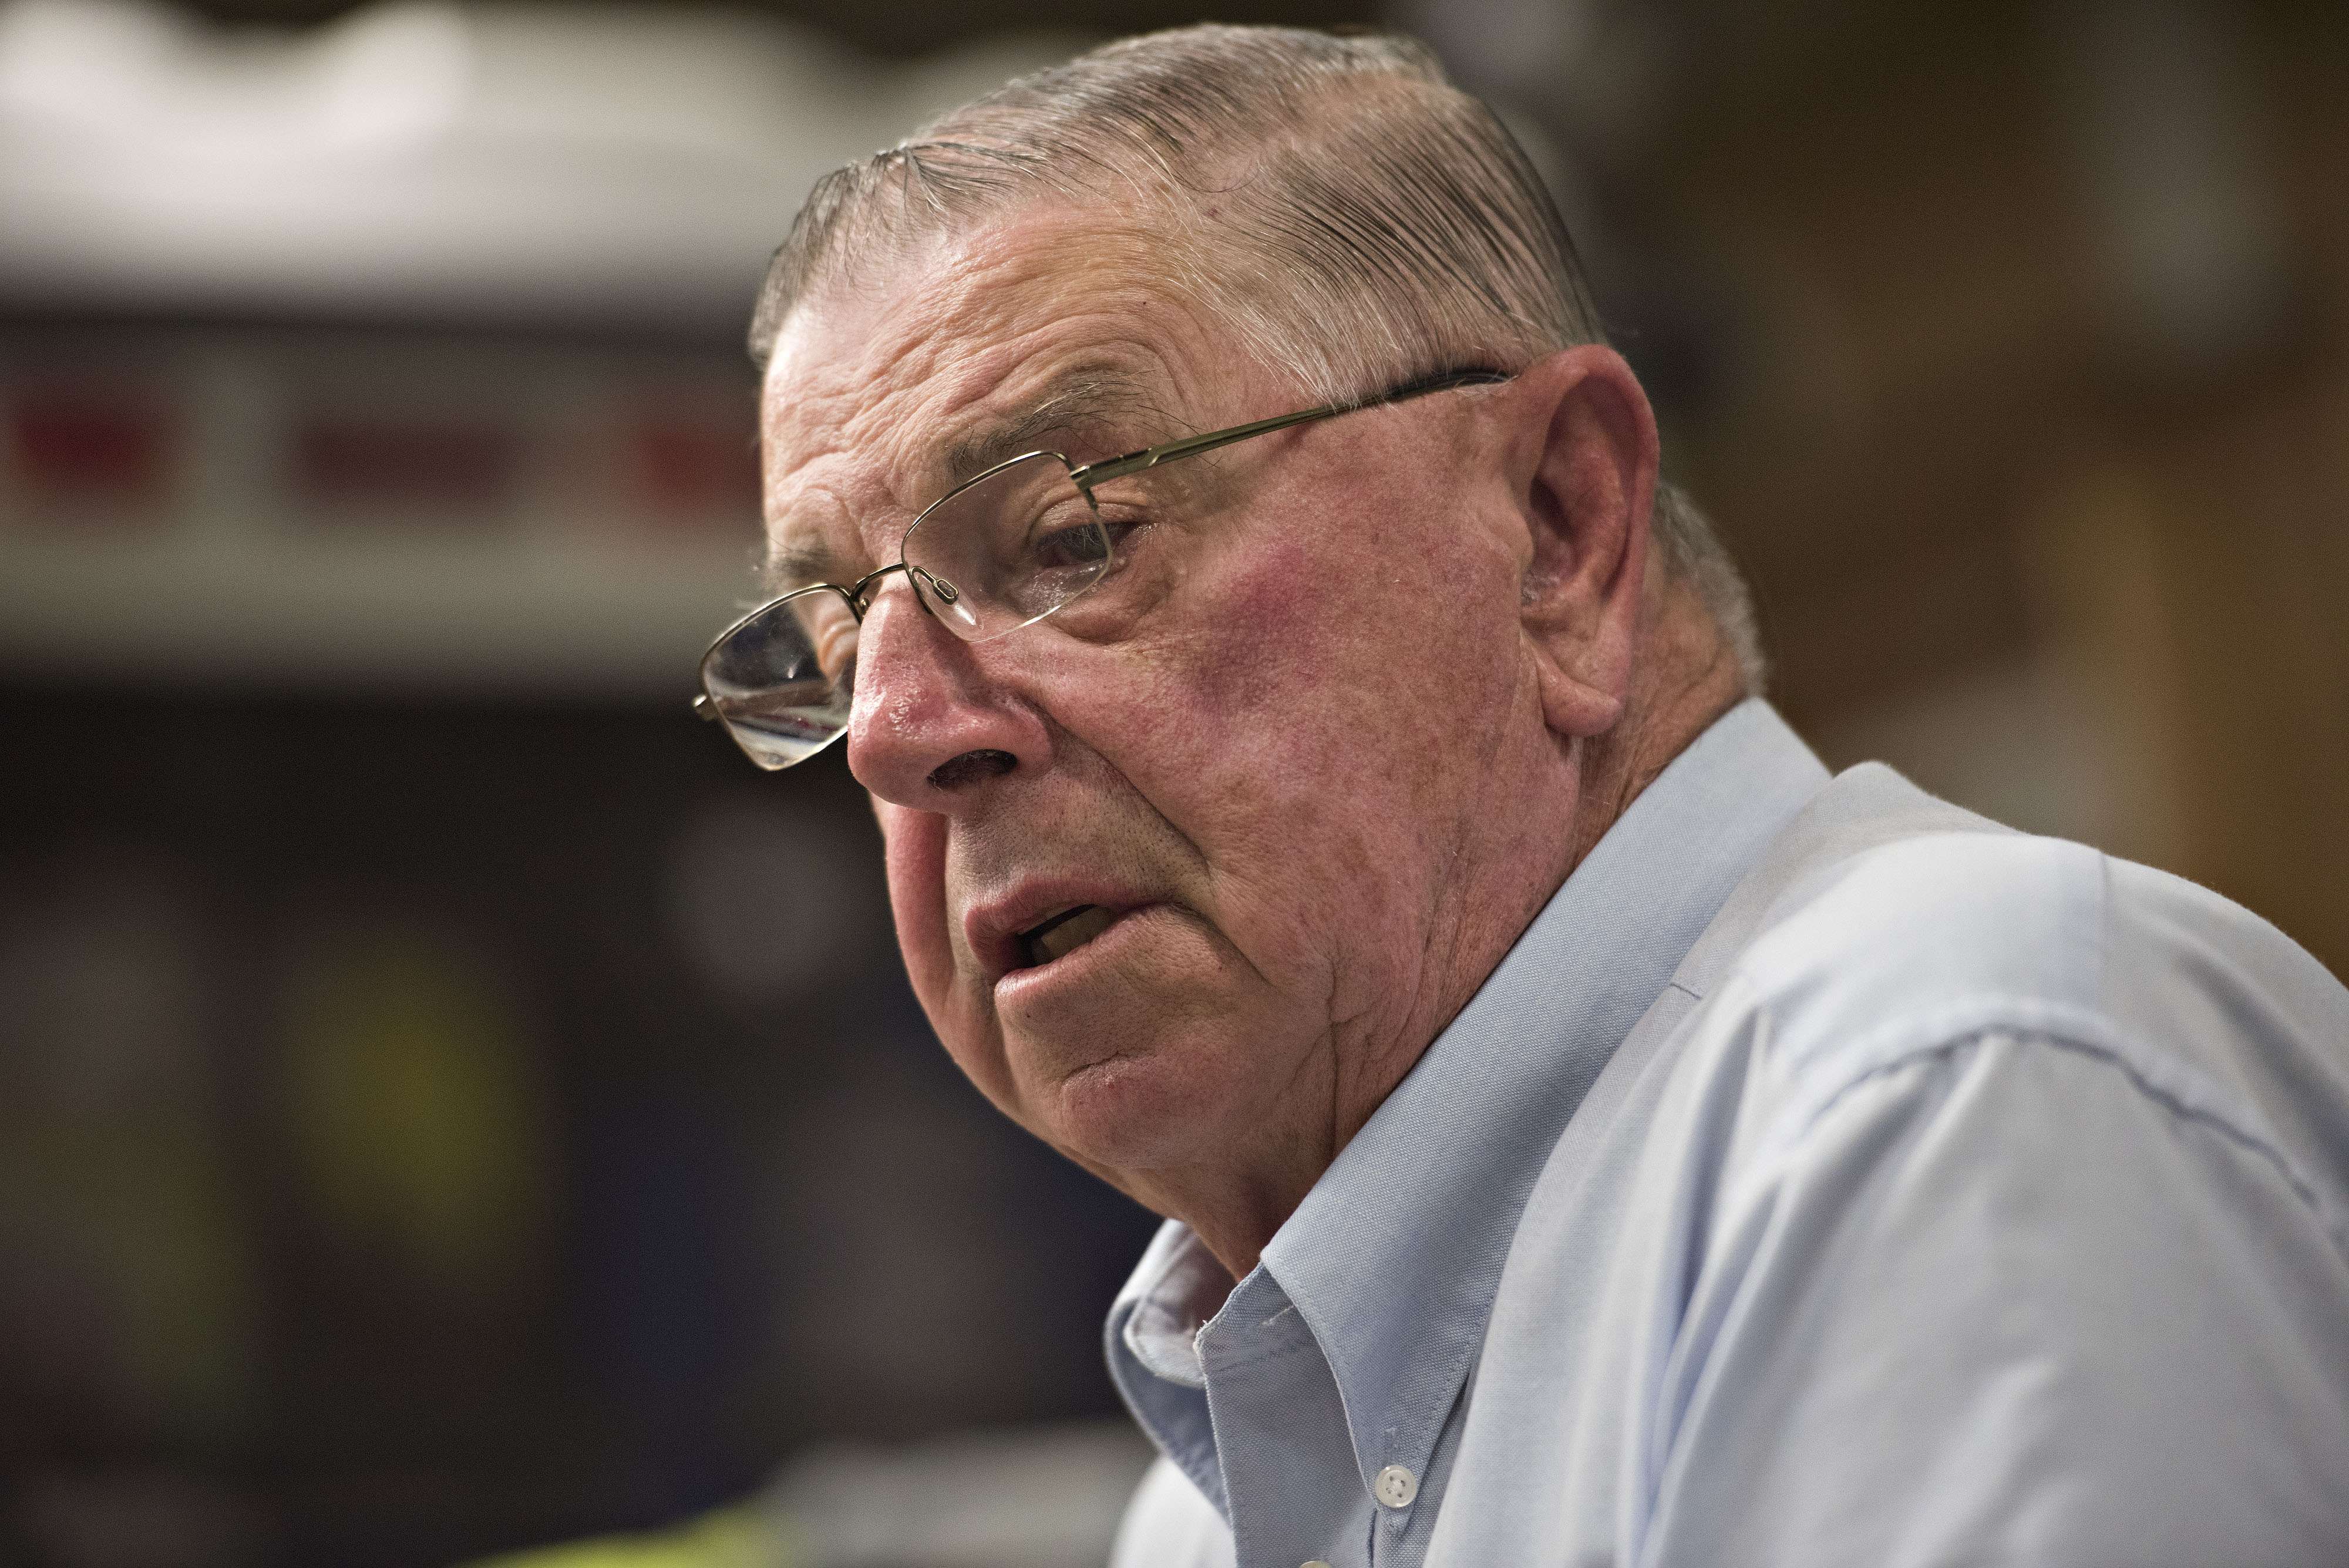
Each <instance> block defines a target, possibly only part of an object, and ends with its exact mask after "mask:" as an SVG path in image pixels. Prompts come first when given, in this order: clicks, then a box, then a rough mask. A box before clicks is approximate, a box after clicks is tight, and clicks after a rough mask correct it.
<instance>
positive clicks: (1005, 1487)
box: [760, 1420, 1151, 1568]
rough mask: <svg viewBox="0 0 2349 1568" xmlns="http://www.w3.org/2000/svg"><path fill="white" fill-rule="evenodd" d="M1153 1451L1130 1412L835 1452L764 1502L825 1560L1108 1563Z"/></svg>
mask: <svg viewBox="0 0 2349 1568" xmlns="http://www.w3.org/2000/svg"><path fill="white" fill-rule="evenodd" d="M1150 1459H1151V1449H1150V1445H1149V1444H1148V1443H1147V1442H1146V1441H1144V1440H1143V1437H1142V1435H1141V1434H1140V1433H1139V1432H1137V1431H1135V1430H1134V1428H1133V1425H1132V1424H1131V1423H1130V1422H1126V1421H1123V1420H1118V1421H1097V1422H1081V1423H1071V1424H1068V1425H1063V1426H1048V1427H1034V1428H996V1429H993V1430H987V1431H976V1432H970V1433H967V1434H962V1435H958V1436H956V1437H951V1438H936V1439H934V1440H932V1441H929V1442H926V1443H919V1444H914V1445H909V1446H907V1447H905V1448H900V1449H876V1448H848V1447H843V1448H837V1449H822V1450H819V1451H817V1452H815V1453H812V1454H810V1455H807V1456H805V1457H803V1458H802V1459H798V1460H796V1461H794V1462H793V1463H792V1465H791V1466H790V1467H789V1468H787V1469H785V1470H784V1471H783V1472H782V1474H781V1475H780V1476H779V1477H777V1478H776V1480H775V1481H774V1483H773V1484H772V1485H771V1486H770V1487H769V1488H768V1490H767V1491H766V1492H765V1493H764V1494H763V1496H762V1498H761V1502H760V1507H761V1509H762V1510H763V1511H767V1512H768V1513H769V1514H770V1515H771V1516H772V1517H775V1518H777V1519H779V1520H781V1521H783V1522H784V1524H785V1525H786V1527H787V1529H788V1530H789V1532H790V1533H791V1534H792V1536H793V1537H794V1538H795V1539H796V1540H797V1541H799V1542H802V1543H804V1545H805V1547H806V1551H807V1557H808V1559H809V1561H810V1562H811V1563H812V1564H814V1565H815V1568H1099V1565H1100V1564H1101V1563H1105V1562H1107V1561H1108V1560H1109V1549H1110V1543H1111V1542H1112V1539H1113V1538H1114V1536H1115V1535H1116V1532H1117V1524H1118V1521H1119V1519H1120V1518H1122V1517H1123V1514H1124V1512H1125V1505H1126V1501H1127V1500H1128V1499H1130V1498H1131V1497H1132V1496H1133V1489H1134V1487H1135V1486H1136V1485H1138V1484H1139V1483H1140V1481H1141V1480H1142V1472H1143V1469H1146V1468H1147V1467H1148V1465H1149V1462H1150Z"/></svg>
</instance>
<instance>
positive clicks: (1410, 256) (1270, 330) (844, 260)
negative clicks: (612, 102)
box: [750, 26, 1765, 692]
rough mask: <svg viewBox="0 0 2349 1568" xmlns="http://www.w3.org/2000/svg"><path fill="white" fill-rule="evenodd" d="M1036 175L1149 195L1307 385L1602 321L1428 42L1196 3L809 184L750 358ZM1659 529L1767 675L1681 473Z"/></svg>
mask: <svg viewBox="0 0 2349 1568" xmlns="http://www.w3.org/2000/svg"><path fill="white" fill-rule="evenodd" d="M1039 198H1057V199H1059V200H1061V201H1062V202H1067V203H1069V204H1071V205H1077V206H1089V207H1107V208H1110V209H1112V210H1119V211H1133V212H1139V213H1144V214H1147V216H1148V220H1149V221H1150V222H1151V223H1152V234H1153V237H1154V240H1155V241H1156V242H1157V243H1158V245H1159V247H1160V265H1162V266H1163V267H1164V269H1165V273H1166V281H1167V283H1168V284H1169V285H1170V286H1173V287H1174V288H1176V289H1178V290H1180V291H1181V292H1182V293H1183V294H1185V296H1187V297H1189V298H1191V299H1193V300H1195V301H1197V302H1198V303H1200V304H1201V305H1203V306H1208V307H1210V308H1212V309H1214V310H1215V311H1216V313H1217V315H1218V317H1220V318H1221V319H1222V320H1224V321H1225V322H1226V324H1228V326H1229V327H1230V329H1231V330H1232V332H1233V333H1234V335H1235V336H1236V337H1237V339H1238V341H1239V343H1240V345H1241V346H1242V348H1245V349H1246V351H1247V352H1248V353H1249V354H1250V355H1251V356H1252V357H1254V358H1256V359H1257V361H1258V362H1259V363H1261V364H1263V365H1265V366H1267V367H1268V368H1271V369H1275V370H1278V371H1279V372H1282V373H1285V374H1287V375H1288V376H1290V377H1291V378H1293V379H1295V380H1296V381H1297V382H1298V383H1299V385H1300V387H1301V388H1303V389H1304V390H1305V393H1306V395H1307V396H1309V397H1310V398H1312V399H1313V400H1317V401H1326V402H1339V401H1344V400H1350V399H1353V398H1358V397H1361V396H1365V395H1368V394H1370V393H1371V392H1373V391H1375V390H1377V389H1381V388H1383V387H1386V386H1391V385H1394V384H1397V383H1400V382H1403V381H1408V380H1412V379H1417V378H1419V377H1422V376H1427V375H1432V374H1434V373H1436V372H1438V371H1442V370H1446V369H1459V368H1463V367H1472V366H1475V367H1486V368H1492V369H1506V370H1515V369H1522V368H1523V367H1524V366H1526V364H1529V363H1530V362H1532V361H1533V360H1535V359H1537V358H1540V357H1541V356H1542V355H1544V354H1546V353H1549V352H1551V351H1553V350H1555V349H1558V348H1568V347H1571V346H1573V345H1575V344H1580V343H1602V342H1604V341H1606V333H1605V331H1604V329H1603V328H1602V327H1601V326H1600V325H1599V314H1598V311H1597V309H1596V308H1595V307H1594V306H1593V305H1592V304H1591V300H1590V296H1589V291H1588V287H1587V286H1586V285H1585V283H1584V280H1583V275H1582V267H1581V264H1580V262H1579V261H1578V259H1577V257H1576V255H1575V252H1574V244H1573V241H1572V240H1571V239H1570V238H1569V237H1568V234H1567V231H1566V224H1565V223H1564V221H1563V220H1562V219H1561V218H1560V217H1559V216H1558V213H1557V205H1556V203H1555V202H1552V201H1551V199H1550V195H1549V192H1548V189H1547V186H1545V185H1544V184H1543V182H1542V179H1541V176H1540V174H1539V173H1538V172H1537V171H1536V170H1535V168H1534V166H1533V164H1532V163H1531V161H1528V160H1527V158H1526V154H1525V152H1524V150H1523V149H1521V148H1520V147H1519V146H1518V145H1517V142H1516V138H1514V137H1512V136H1511V135H1510V134H1509V132H1508V130H1507V129H1506V127H1504V126H1503V125H1502V123H1501V122H1500V120H1499V119H1498V118H1497V117H1496V116H1495V114H1494V113H1493V111H1492V110H1491V109H1488V108H1486V107H1485V105H1484V104H1483V103H1481V102H1479V101H1478V100H1477V99H1474V98H1471V97H1469V96H1468V95H1467V94H1465V93H1463V92H1460V91H1459V90H1457V89H1456V88H1454V87H1453V86H1452V85H1451V83H1450V81H1449V80H1448V79H1447V78H1445V76H1444V67H1443V66H1442V65H1441V64H1439V63H1438V61H1437V60H1436V58H1435V56H1434V55H1433V52H1432V51H1430V50H1429V49H1428V48H1427V47H1426V46H1424V45H1423V44H1421V43H1419V42H1417V41H1416V40H1413V39H1410V38H1405V37H1401V36H1393V35H1368V34H1365V35H1354V36H1335V35H1331V34H1328V33H1319V32H1312V31H1309V30H1305V29H1299V28H1277V27H1235V26H1195V27H1184V28H1180V29H1176V30H1174V31H1172V32H1164V33H1154V34H1149V35H1145V36H1141V37H1136V38H1127V39H1123V40H1122V41H1120V42H1118V43H1114V44H1110V45H1107V46H1105V47H1102V48H1098V49H1095V50H1093V51H1092V52H1091V53H1090V54H1085V55H1081V56H1079V57H1077V58H1075V59H1073V60H1071V61H1070V62H1069V63H1068V64H1067V65H1064V66H1059V67H1053V68H1052V69H1050V70H1046V71H1040V72H1038V73H1036V74H1035V75H1032V76H1027V77H1022V78H1019V79H1017V80H1015V81H1011V82H1009V83H1007V84H1005V85H1004V86H1003V87H1001V88H997V89H996V90H995V91H993V92H991V93H988V95H987V96H985V97H984V98H980V99H977V100H975V101H973V102H971V103H969V104H967V105H965V106H964V107H962V108H960V109H954V110H951V111H949V112H948V113H947V114H946V115H944V116H942V117H940V118H939V119H936V120H934V121H932V122H931V123H930V124H929V125H927V126H926V127H925V128H923V130H920V131H918V132H916V134H915V135H914V136H913V137H912V138H910V139H909V140H905V141H904V142H902V143H900V144H899V145H897V146H895V147H893V148H890V149H888V150H886V151H882V152H877V153H874V155H873V156H872V157H870V158H866V159H864V160H862V161H859V162H855V163H852V164H850V165H848V166H847V167H846V168H843V169H840V170H836V171H833V173H831V174H828V175H826V176H824V178H823V179H822V180H820V181H818V182H817V183H816V186H815V189H814V190H813V191H812V192H811V193H810V195H809V197H808V200H807V202H806V204H805V205H804V206H803V207H802V209H801V210H800V214H799V217H798V219H797V221H796V222H794V223H793V224H792V231H791V234H790V237H789V238H787V239H786V240H784V242H783V244H782V246H781V249H779V250H778V251H777V252H776V253H775V258H774V261H773V263H772V265H771V266H770V267H769V269H768V273H767V278H766V282H765V284H764V285H763V286H762V287H761V290H760V295H759V303H758V308H757V311H756V313H755V314H754V316H753V317H752V319H751V323H750V352H751V356H752V358H754V359H756V360H757V361H758V362H759V363H760V364H761V366H763V365H764V364H765V363H766V361H767V358H769V356H770V355H771V353H772V351H773V348H774V343H775V339H776V337H777V336H778V335H779V334H780V333H781V329H782V326H783V323H784V321H785V320H786V319H787V318H788V317H790V315H791V313H792V309H793V308H794V307H795V306H797V305H798V304H799V303H800V301H801V300H802V299H803V298H805V297H807V296H808V295H810V294H811V293H812V292H813V291H814V290H815V289H816V288H818V287H820V286H822V285H823V284H824V283H826V282H828V281H832V280H835V279H838V278H840V277H842V276H843V275H845V274H846V273H847V271H848V269H850V268H851V267H853V266H854V265H856V264H857V262H858V261H859V260H861V259H863V260H869V258H870V257H871V256H872V255H874V254H876V252H878V253H881V254H886V253H887V252H888V251H891V250H894V249H895V248H896V247H898V246H900V245H902V244H905V243H906V242H907V241H909V240H911V239H913V238H915V237H916V236H920V235H925V234H934V233H937V232H940V231H946V230H952V229H956V228H959V227H964V226H968V225H970V224H973V223H978V222H982V221H985V220H986V219H988V218H991V217H995V216H998V215H999V214H1001V213H1005V212H1007V211H1009V210H1010V209H1011V208H1013V207H1015V206H1017V205H1019V204H1020V203H1022V202H1030V201H1034V200H1037V199H1039ZM1333 323H1342V324H1343V327H1342V329H1341V330H1332V329H1331V324H1333ZM1653 531H1654V537H1655V540H1656V543H1657V546H1658V554H1659V555H1660V556H1661V559H1662V562H1663V565H1664V567H1665V570H1666V571H1667V572H1668V573H1670V574H1671V575H1673V576H1677V577H1679V578H1681V579H1682V580H1683V581H1685V582H1686V583H1688V584H1689V585H1690V586H1691V587H1692V588H1693V589H1694V590H1695V592H1696V593H1697V595H1698V597H1700V598H1701V600H1702V602H1703V604H1704V605H1705V607H1706V608H1707V609H1708V610H1709V611H1710V612H1711V613H1712V615H1713V619H1714V620H1715V621H1716V622H1717V623H1718V624H1719V626H1720V628H1721V630H1722V633H1723V636H1724V638H1725V639H1726V640H1727V641H1728V643H1729V645H1730V648H1731V649H1732V651H1733V654H1734V655H1735V657H1736V659H1737V662H1738V665H1739V667H1740V669H1741V670H1742V672H1743V674H1744V681H1745V685H1746V688H1747V690H1748V691H1753V692H1759V691H1761V690H1762V685H1763V680H1764V673H1765V667H1764V658H1763V654H1762V648H1761V639H1760V636H1759V634H1758V631H1757V628H1756V625H1755V619H1754V604H1753V597H1752V595H1751V594H1750V592H1749V591H1748V590H1747V588H1746V586H1745V582H1744V578H1743V577H1742V576H1740V574H1739V572H1738V570H1737V566H1736V564H1735V563H1734V562H1733V560H1732V559H1731V558H1730V556H1729V552H1728V551H1727V549H1726V548H1724V547H1723V545H1722V543H1721V541H1720V539H1719V538H1718V536H1717V535H1715V534H1714V533H1713V529H1712V527H1711V525H1710V524H1708V523H1707V522H1706V520H1705V517H1704V514H1702V512H1700V511H1699V510H1698V509H1697V507H1696V504H1695V503H1694V502H1692V501H1691V500H1690V499H1689V497H1688V496H1687V494H1686V493H1683V492H1682V490H1681V489H1680V488H1679V487H1678V486H1676V485H1672V484H1670V483H1661V484H1660V485H1659V486H1658V489H1657V493H1656V501H1655V507H1654V514H1653Z"/></svg>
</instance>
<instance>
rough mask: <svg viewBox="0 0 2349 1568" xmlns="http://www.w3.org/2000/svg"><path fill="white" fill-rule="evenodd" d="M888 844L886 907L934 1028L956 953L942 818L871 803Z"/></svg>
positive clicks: (949, 987)
mask: <svg viewBox="0 0 2349 1568" xmlns="http://www.w3.org/2000/svg"><path fill="white" fill-rule="evenodd" d="M874 811H875V814H876V815H878V816H879V817H880V819H881V835H882V840H883V842H884V844H885V846H887V863H888V868H889V908H890V910H891V912H892V913H893V914H894V915H895V918H896V922H897V946H898V949H899V950H900V951H902V952H903V953H904V954H905V972H906V976H907V978H908V979H910V980H911V981H913V983H914V994H915V995H916V996H918V997H919V998H921V1002H922V1007H923V1009H924V1011H926V1012H928V1013H929V1015H930V1022H931V1023H933V1024H934V1025H937V1026H939V1027H941V1028H943V1027H944V1025H945V1023H946V1020H945V1019H944V1018H942V1017H941V1016H940V1012H941V1008H942V1006H943V1005H944V1003H945V1002H946V999H947V996H948V995H949V994H950V993H951V992H952V990H953V987H954V970H955V950H954V942H953V934H952V932H951V931H950V929H948V927H947V898H946V887H947V884H946V857H947V834H946V819H945V818H944V817H941V816H937V815H933V814H931V813H929V812H923V811H911V810H908V809H907V808H905V806H902V805H887V804H879V803H876V805H875V807H874Z"/></svg>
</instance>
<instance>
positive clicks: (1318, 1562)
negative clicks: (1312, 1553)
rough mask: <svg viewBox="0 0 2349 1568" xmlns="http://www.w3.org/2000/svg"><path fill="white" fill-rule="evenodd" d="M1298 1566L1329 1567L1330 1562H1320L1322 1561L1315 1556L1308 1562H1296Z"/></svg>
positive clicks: (1302, 1567) (1305, 1567) (1306, 1567)
mask: <svg viewBox="0 0 2349 1568" xmlns="http://www.w3.org/2000/svg"><path fill="white" fill-rule="evenodd" d="M1298 1568H1330V1564H1328V1563H1324V1562H1322V1561H1321V1559H1319V1557H1316V1558H1315V1559H1314V1560H1313V1561H1312V1562H1310V1563H1299V1564H1298Z"/></svg>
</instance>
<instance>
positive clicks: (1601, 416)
mask: <svg viewBox="0 0 2349 1568" xmlns="http://www.w3.org/2000/svg"><path fill="white" fill-rule="evenodd" d="M1510 392H1511V394H1512V396H1511V397H1510V399H1509V405H1508V406H1509V407H1510V408H1511V410H1513V415H1512V423H1511V428H1510V430H1509V431H1508V440H1509V445H1508V448H1507V451H1508V458H1507V462H1506V473H1507V477H1508V482H1509V486H1510V493H1511V494H1512V495H1513V496H1514V497H1515V498H1516V504H1517V509H1518V511H1519V512H1520V513H1521V514H1522V516H1523V519H1524V522H1525V525H1526V535H1527V537H1526V567H1525V576H1524V581H1523V586H1522V597H1521V604H1522V609H1521V611H1520V616H1519V621H1520V625H1521V626H1522V627H1523V628H1524V631H1525V635H1526V643H1527V646H1528V648H1529V649H1531V651H1532V654H1533V657H1534V659H1535V663H1536V669H1537V673H1538V676H1539V680H1540V683H1541V700H1542V711H1543V716H1544V717H1545V718H1547V720H1548V722H1549V727H1550V728H1551V730H1553V731H1554V732H1557V733H1558V734H1559V735H1562V736H1567V737H1578V736H1585V735H1598V734H1603V733H1605V732H1607V731H1608V730H1609V729H1611V728H1613V727H1614V724H1615V722H1616V721H1617V720H1619V719H1620V718H1621V717H1622V714H1623V709H1624V705H1625V704H1626V703H1627V702H1628V701H1630V689H1631V673H1632V661H1633V654H1634V650H1635V648H1636V641H1637V637H1638V633H1639V621H1640V589H1641V587H1642V585H1643V583H1644V581H1645V579H1646V572H1647V564H1648V513H1649V508H1650V507H1651V505H1652V504H1654V501H1655V493H1656V462H1657V443H1656V418H1655V415H1654V413H1653V412H1651V410H1650V409H1649V407H1648V397H1647V394H1646V393H1645V392H1643V391H1641V390H1640V383H1639V380H1638V379H1637V378H1635V377H1634V376H1633V375H1632V374H1631V368H1630V366H1629V365H1627V364H1625V363H1624V362H1623V357H1622V356H1621V355H1619V354H1618V353H1616V352H1615V351H1614V350H1613V349H1612V348H1605V347H1603V346H1601V345H1599V344H1584V345H1581V346H1580V347H1578V348H1566V349H1561V350H1559V351H1558V352H1557V353H1555V354H1552V355H1550V356H1549V357H1548V358H1545V359H1541V360H1538V361H1537V362H1536V363H1534V364H1533V365H1531V366H1530V367H1528V368H1527V369H1525V370H1524V371H1523V372H1521V373H1520V374H1519V375H1518V377H1517V378H1516V382H1515V383H1513V385H1512V386H1511V388H1510Z"/></svg>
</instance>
